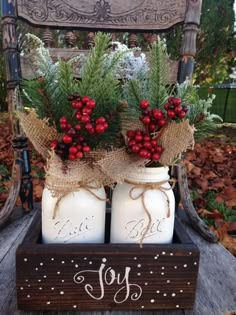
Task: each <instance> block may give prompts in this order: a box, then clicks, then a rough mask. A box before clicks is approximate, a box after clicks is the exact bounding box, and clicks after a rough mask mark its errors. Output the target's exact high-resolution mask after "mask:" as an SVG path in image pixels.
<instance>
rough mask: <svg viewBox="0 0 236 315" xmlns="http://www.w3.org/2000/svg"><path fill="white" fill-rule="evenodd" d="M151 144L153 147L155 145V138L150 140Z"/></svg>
mask: <svg viewBox="0 0 236 315" xmlns="http://www.w3.org/2000/svg"><path fill="white" fill-rule="evenodd" d="M151 144H152V146H153V147H155V146H156V145H157V141H156V140H155V139H153V140H151Z"/></svg>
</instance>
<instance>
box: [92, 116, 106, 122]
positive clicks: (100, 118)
mask: <svg viewBox="0 0 236 315" xmlns="http://www.w3.org/2000/svg"><path fill="white" fill-rule="evenodd" d="M95 122H96V124H103V123H105V122H106V118H104V117H103V116H101V117H98V118H97V119H96V121H95Z"/></svg>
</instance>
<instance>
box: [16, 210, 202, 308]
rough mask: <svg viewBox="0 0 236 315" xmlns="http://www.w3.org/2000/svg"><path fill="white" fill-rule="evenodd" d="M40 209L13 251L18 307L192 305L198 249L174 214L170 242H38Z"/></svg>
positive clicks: (162, 306)
mask: <svg viewBox="0 0 236 315" xmlns="http://www.w3.org/2000/svg"><path fill="white" fill-rule="evenodd" d="M40 227H41V221H40V214H39V215H38V217H36V218H35V220H34V222H32V224H31V227H30V229H29V231H28V233H27V235H26V237H25V239H24V241H23V242H22V244H21V245H20V246H19V247H18V249H17V252H16V284H17V300H18V307H19V308H20V309H23V310H71V309H72V310H73V309H74V310H75V309H79V310H111V309H126V310H128V309H132V310H138V309H174V308H175V309H176V308H192V307H193V304H194V299H195V291H196V282H197V274H198V263H199V250H198V248H197V246H196V245H194V244H193V242H192V240H191V239H190V238H189V236H188V235H187V234H186V232H185V230H184V228H183V225H182V224H181V222H180V221H179V220H178V219H176V221H175V232H174V242H173V244H161V245H153V244H145V245H144V246H143V248H140V247H139V245H133V244H109V243H106V244H67V245H64V244H48V245H46V244H42V243H41V241H40V229H41V228H40Z"/></svg>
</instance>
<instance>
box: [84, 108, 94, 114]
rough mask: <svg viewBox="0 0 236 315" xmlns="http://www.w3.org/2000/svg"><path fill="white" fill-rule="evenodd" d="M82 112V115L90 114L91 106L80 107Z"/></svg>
mask: <svg viewBox="0 0 236 315" xmlns="http://www.w3.org/2000/svg"><path fill="white" fill-rule="evenodd" d="M82 113H83V114H84V115H91V113H92V109H91V108H88V107H84V108H83V109H82Z"/></svg>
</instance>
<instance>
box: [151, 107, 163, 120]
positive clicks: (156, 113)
mask: <svg viewBox="0 0 236 315" xmlns="http://www.w3.org/2000/svg"><path fill="white" fill-rule="evenodd" d="M152 114H153V117H154V118H155V119H157V120H159V119H161V118H163V112H162V111H161V110H159V109H153V111H152Z"/></svg>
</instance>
